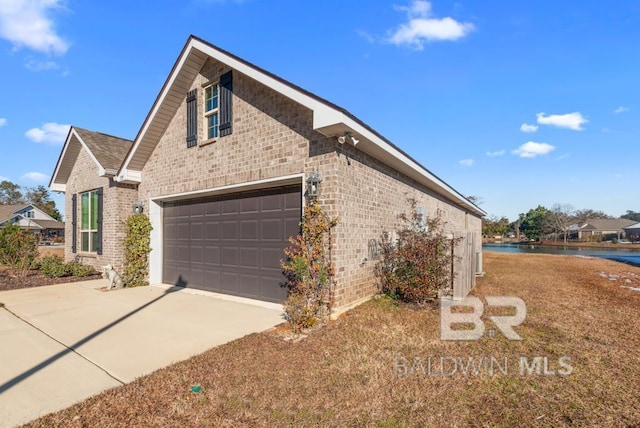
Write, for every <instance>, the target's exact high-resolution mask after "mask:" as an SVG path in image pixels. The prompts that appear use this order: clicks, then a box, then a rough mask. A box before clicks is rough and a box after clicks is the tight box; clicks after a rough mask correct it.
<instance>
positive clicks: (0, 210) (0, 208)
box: [0, 204, 28, 221]
mask: <svg viewBox="0 0 640 428" xmlns="http://www.w3.org/2000/svg"><path fill="white" fill-rule="evenodd" d="M26 206H28V205H26V204H20V205H0V221H4V220H6V219H8V218H10V217H13V214H14V213H15V212H16V211H20V210H21V209H22V208H24V207H26Z"/></svg>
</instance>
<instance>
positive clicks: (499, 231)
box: [482, 215, 509, 236]
mask: <svg viewBox="0 0 640 428" xmlns="http://www.w3.org/2000/svg"><path fill="white" fill-rule="evenodd" d="M508 233H509V219H508V218H506V217H501V218H498V216H495V215H492V216H489V217H486V218H483V219H482V234H483V235H486V236H497V235H506V234H508Z"/></svg>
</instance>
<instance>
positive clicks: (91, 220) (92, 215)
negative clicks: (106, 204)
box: [80, 190, 99, 253]
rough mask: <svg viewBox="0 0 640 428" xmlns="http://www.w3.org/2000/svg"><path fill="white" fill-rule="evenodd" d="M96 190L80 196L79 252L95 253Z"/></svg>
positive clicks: (96, 246) (96, 233)
mask: <svg viewBox="0 0 640 428" xmlns="http://www.w3.org/2000/svg"><path fill="white" fill-rule="evenodd" d="M98 232H99V231H98V190H92V191H90V192H85V193H81V194H80V251H82V252H86V253H97V252H98V246H99V239H98V235H99V233H98Z"/></svg>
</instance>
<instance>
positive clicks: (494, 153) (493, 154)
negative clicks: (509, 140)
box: [487, 150, 505, 158]
mask: <svg viewBox="0 0 640 428" xmlns="http://www.w3.org/2000/svg"><path fill="white" fill-rule="evenodd" d="M504 152H505V151H504V150H497V151H495V152H487V156H489V157H490V158H494V157H496V156H502V155H503V154H504Z"/></svg>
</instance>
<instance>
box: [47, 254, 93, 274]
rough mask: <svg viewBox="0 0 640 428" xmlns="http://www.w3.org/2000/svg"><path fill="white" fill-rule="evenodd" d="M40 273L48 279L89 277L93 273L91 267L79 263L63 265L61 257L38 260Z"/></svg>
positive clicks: (54, 256)
mask: <svg viewBox="0 0 640 428" xmlns="http://www.w3.org/2000/svg"><path fill="white" fill-rule="evenodd" d="M39 265H40V267H39V268H40V273H42V274H43V275H44V276H47V277H49V278H61V277H63V276H80V277H81V276H89V275H91V274H93V273H95V269H94V268H93V266H89V265H85V264H82V263H80V262H69V263H65V262H64V260H63V259H62V257H60V256H56V255H52V256H46V257H43V258H42V259H40V263H39Z"/></svg>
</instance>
